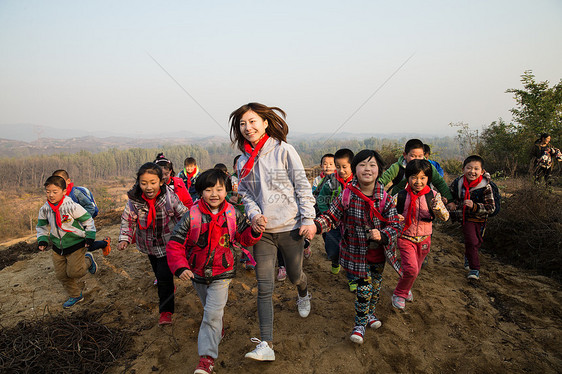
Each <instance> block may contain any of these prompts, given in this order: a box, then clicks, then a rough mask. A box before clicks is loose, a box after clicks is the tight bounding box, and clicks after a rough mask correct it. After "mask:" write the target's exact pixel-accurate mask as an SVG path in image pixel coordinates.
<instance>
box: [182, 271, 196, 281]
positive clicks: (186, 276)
mask: <svg viewBox="0 0 562 374" xmlns="http://www.w3.org/2000/svg"><path fill="white" fill-rule="evenodd" d="M179 278H180V279H181V280H184V281H188V280H190V279H193V273H192V272H191V270H187V269H185V270H184V271H182V272H181V274H180V276H179Z"/></svg>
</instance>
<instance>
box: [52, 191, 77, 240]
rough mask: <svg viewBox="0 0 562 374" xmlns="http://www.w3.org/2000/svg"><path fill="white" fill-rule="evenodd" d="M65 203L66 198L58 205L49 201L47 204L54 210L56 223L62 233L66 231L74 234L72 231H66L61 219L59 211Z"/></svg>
mask: <svg viewBox="0 0 562 374" xmlns="http://www.w3.org/2000/svg"><path fill="white" fill-rule="evenodd" d="M63 201H64V197H63V198H62V199H61V200H60V201H59V202H58V203H57V205H53V204H51V202H50V201H48V200H47V203H48V204H49V206H50V207H51V209H52V210H53V212H55V222H56V223H57V226H58V227H59V228H60V229H61V230H62V231H65V232H72V231H70V230H65V229H63V228H62V220H61V218H60V212H59V209H60V207H61V205H62V203H63Z"/></svg>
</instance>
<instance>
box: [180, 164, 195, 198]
mask: <svg viewBox="0 0 562 374" xmlns="http://www.w3.org/2000/svg"><path fill="white" fill-rule="evenodd" d="M198 175H199V168H198V167H197V161H195V159H194V158H193V157H188V158H186V159H185V160H184V161H183V170H182V171H180V173H179V175H178V177H180V178H181V179H182V180H183V182H184V183H185V186H186V187H187V190H188V191H189V194H190V195H191V199H192V200H193V201H196V200H197V199H199V195H197V191H195V181H196V180H197V176H198Z"/></svg>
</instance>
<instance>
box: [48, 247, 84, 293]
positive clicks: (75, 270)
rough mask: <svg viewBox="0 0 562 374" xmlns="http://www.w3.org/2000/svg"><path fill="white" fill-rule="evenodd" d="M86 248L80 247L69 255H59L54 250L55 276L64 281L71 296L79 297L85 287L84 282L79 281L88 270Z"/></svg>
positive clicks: (65, 287) (65, 288) (64, 285)
mask: <svg viewBox="0 0 562 374" xmlns="http://www.w3.org/2000/svg"><path fill="white" fill-rule="evenodd" d="M85 254H86V248H80V249H77V250H76V251H74V252H72V253H71V254H68V255H63V256H61V255H59V254H58V253H56V252H55V251H53V266H54V268H55V276H56V277H57V279H58V280H59V281H60V282H61V283H62V286H63V287H64V290H65V291H66V293H68V296H70V297H79V296H80V295H81V294H82V289H83V288H84V282H83V281H79V279H80V278H82V277H83V276H84V275H86V272H87V271H88V267H90V265H89V264H86V257H85Z"/></svg>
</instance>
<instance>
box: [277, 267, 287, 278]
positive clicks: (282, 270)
mask: <svg viewBox="0 0 562 374" xmlns="http://www.w3.org/2000/svg"><path fill="white" fill-rule="evenodd" d="M285 279H287V269H285V266H279V271H278V272H277V280H278V281H279V282H283V281H284V280H285Z"/></svg>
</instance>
